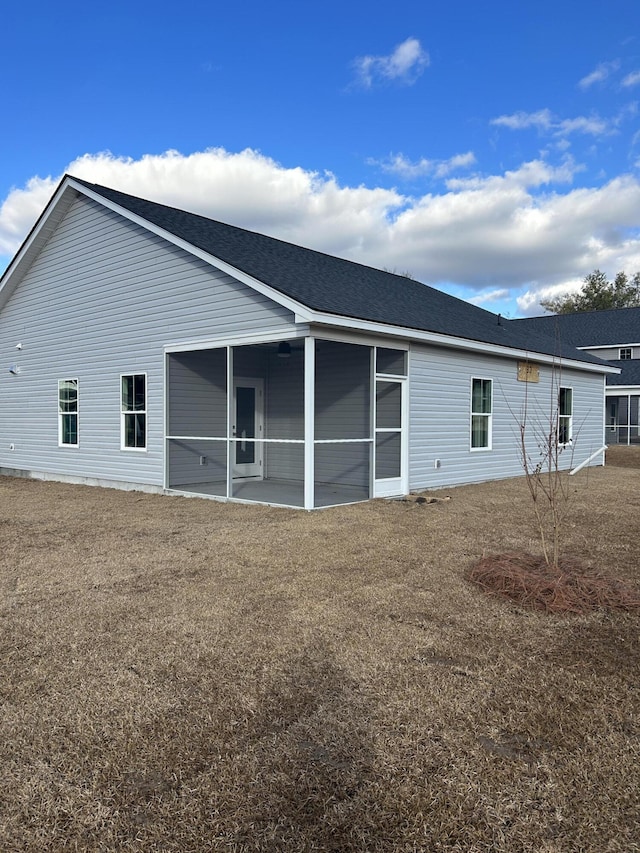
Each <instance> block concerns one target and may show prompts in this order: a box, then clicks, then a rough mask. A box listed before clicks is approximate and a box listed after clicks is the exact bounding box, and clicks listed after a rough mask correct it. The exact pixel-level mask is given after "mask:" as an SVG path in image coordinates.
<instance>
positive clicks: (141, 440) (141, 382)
mask: <svg viewBox="0 0 640 853" xmlns="http://www.w3.org/2000/svg"><path fill="white" fill-rule="evenodd" d="M120 379H121V398H120V399H121V432H122V438H121V441H122V449H123V450H145V449H146V447H147V376H146V374H144V373H131V374H125V375H124V376H122V377H121V378H120Z"/></svg>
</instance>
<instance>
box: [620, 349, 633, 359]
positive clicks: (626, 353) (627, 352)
mask: <svg viewBox="0 0 640 853" xmlns="http://www.w3.org/2000/svg"><path fill="white" fill-rule="evenodd" d="M620 358H621V359H622V360H623V361H627V360H628V359H630V358H633V349H632V347H621V348H620Z"/></svg>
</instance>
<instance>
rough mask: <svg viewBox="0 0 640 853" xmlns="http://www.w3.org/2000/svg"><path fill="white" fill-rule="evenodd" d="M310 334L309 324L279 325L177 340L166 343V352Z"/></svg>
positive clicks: (263, 342)
mask: <svg viewBox="0 0 640 853" xmlns="http://www.w3.org/2000/svg"><path fill="white" fill-rule="evenodd" d="M308 334H309V328H308V326H302V327H300V328H298V329H289V330H287V329H284V330H283V329H282V328H281V327H278V328H277V329H274V330H273V331H271V332H270V331H269V330H268V329H267V330H264V331H261V332H259V333H255V332H246V333H245V334H242V333H240V334H235V335H231V336H229V334H228V333H226V334H223V335H212V336H211V337H208V338H198V339H197V340H193V341H176V342H174V343H168V344H165V345H164V351H165V352H193V351H195V350H205V349H217V348H219V347H246V346H251V345H255V344H272V343H277V342H278V341H292V340H294V339H296V338H304V337H305V336H306V335H308Z"/></svg>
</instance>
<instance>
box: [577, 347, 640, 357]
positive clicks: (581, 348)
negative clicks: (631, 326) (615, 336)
mask: <svg viewBox="0 0 640 853" xmlns="http://www.w3.org/2000/svg"><path fill="white" fill-rule="evenodd" d="M625 347H640V343H638V344H618V343H616V344H598V346H590V347H576V349H579V350H590V349H624V348H625ZM629 361H631V359H629Z"/></svg>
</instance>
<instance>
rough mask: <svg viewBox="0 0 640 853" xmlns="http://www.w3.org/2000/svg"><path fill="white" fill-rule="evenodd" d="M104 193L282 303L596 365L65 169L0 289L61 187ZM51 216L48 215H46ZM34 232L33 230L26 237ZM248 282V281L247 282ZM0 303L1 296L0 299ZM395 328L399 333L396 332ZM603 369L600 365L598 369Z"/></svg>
mask: <svg viewBox="0 0 640 853" xmlns="http://www.w3.org/2000/svg"><path fill="white" fill-rule="evenodd" d="M85 190H86V193H85V194H86V195H89V196H90V197H91V198H93V199H94V200H97V201H101V200H104V201H103V203H106V204H107V206H108V207H110V208H111V209H115V210H118V211H119V212H120V213H121V214H122V215H131V218H133V219H134V220H135V221H138V222H139V223H140V224H142V225H143V226H145V225H147V227H152V228H153V229H154V230H156V232H158V231H159V232H160V233H164V234H165V235H166V236H171V237H172V238H176V240H177V241H179V243H180V244H181V245H183V246H184V247H185V248H187V250H193V251H197V252H198V253H201V254H202V253H203V254H204V255H206V256H208V257H209V258H210V260H211V261H212V262H214V263H215V262H219V263H224V264H226V265H228V266H229V268H230V269H231V270H236V271H238V272H239V273H240V274H243V275H244V276H247V277H249V279H251V280H253V282H255V284H256V285H260V284H263V285H265V286H266V287H267V288H269V289H270V291H271V292H272V294H275V295H276V298H277V295H278V294H279V295H280V297H281V300H282V304H287V303H289V306H290V305H291V301H293V303H294V305H295V304H297V305H299V306H304V307H306V308H307V309H310V310H311V311H313V312H322V314H324V315H332V316H333V317H335V318H342V319H344V318H347V319H349V320H355V321H363V322H371V323H377V324H384V325H385V326H391V327H395V328H397V329H398V331H399V333H402V332H404V333H407V332H410V331H411V330H415V331H416V332H424V333H433V334H434V335H438V336H444V337H448V338H451V339H452V341H453V340H458V341H459V340H460V339H463V340H466V341H470V342H479V343H481V344H487V345H490V346H495V347H499V348H508V349H515V350H518V351H519V352H526V353H531V354H544V355H547V356H552V357H562V358H564V359H568V360H571V361H573V362H587V363H590V364H592V365H602V366H603V367H604V363H603V362H601V361H600V359H597V358H595V357H594V356H591V355H590V354H588V353H580V352H577V351H576V350H575V349H574V348H573V347H572V346H567V345H566V343H564V342H560V344H559V343H558V341H557V340H555V339H554V337H553V336H547V335H545V334H544V333H541V332H540V330H539V329H537V328H534V327H531V328H527V327H525V326H523V325H518V322H519V321H512V320H506V319H504V318H501V317H500V316H499V315H496V314H493V313H492V312H490V311H486V310H485V309H483V308H478V307H477V306H475V305H471V304H470V303H468V302H464V301H463V300H460V299H457V298H456V297H453V296H449V295H448V294H446V293H442V292H441V291H439V290H436V289H434V288H432V287H429V286H428V285H426V284H422V283H420V282H418V281H414V280H412V279H408V278H406V277H405V276H400V275H396V274H394V273H390V272H384V271H382V270H378V269H374V268H372V267H367V266H364V265H363V264H358V263H355V262H353V261H348V260H344V259H342V258H337V257H334V256H332V255H327V254H324V253H322V252H318V251H315V250H313V249H307V248H303V247H301V246H297V245H295V244H292V243H287V242H285V241H282V240H278V239H276V238H273V237H268V236H266V235H264V234H259V233H256V232H253V231H247V230H245V229H243V228H238V227H236V226H232V225H226V224H224V223H222V222H217V221H215V220H212V219H208V218H207V217H204V216H200V215H198V214H194V213H189V212H187V211H184V210H179V209H177V208H173V207H169V206H167V205H163V204H158V203H156V202H152V201H147V200H145V199H141V198H138V197H137V196H132V195H128V194H126V193H122V192H119V191H118V190H114V189H110V188H109V187H103V186H100V185H97V184H91V183H88V182H87V181H83V180H80V179H78V178H73V177H70V176H65V178H64V179H63V181H62V182H61V184H60V186H59V187H58V189H57V190H56V193H55V194H54V197H53V199H52V202H50V204H49V206H48V207H47V209H46V210H45V212H44V213H43V215H42V217H41V219H40V220H39V222H38V223H36V226H35V227H34V229H33V231H32V234H31V235H30V236H29V237H28V238H27V240H26V241H25V244H23V247H22V248H21V249H20V251H19V252H18V254H17V255H16V258H15V259H14V261H12V263H11V264H10V266H9V268H8V269H7V271H6V272H5V275H4V276H3V277H2V279H1V280H0V299H1V298H2V295H3V289H4V288H5V287H7V290H8V291H9V292H10V290H11V287H10V286H8V285H9V282H10V280H11V278H12V277H13V276H14V274H15V273H16V272H18V275H17V278H18V279H19V277H20V272H19V267H20V264H22V267H23V268H25V267H26V266H28V260H29V252H30V251H32V252H35V251H38V242H37V240H38V234H39V229H40V227H41V226H42V223H44V222H46V220H47V218H48V217H50V214H51V212H52V210H55V207H56V204H57V205H62V204H63V201H64V200H65V199H67V203H68V197H69V194H72V195H74V196H75V194H76V192H80V193H83V192H85ZM51 218H52V219H53V220H55V216H54V217H51ZM34 235H35V236H34ZM249 283H251V282H249ZM0 304H1V302H0ZM400 330H402V332H401V331H400ZM605 370H606V368H605Z"/></svg>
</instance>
